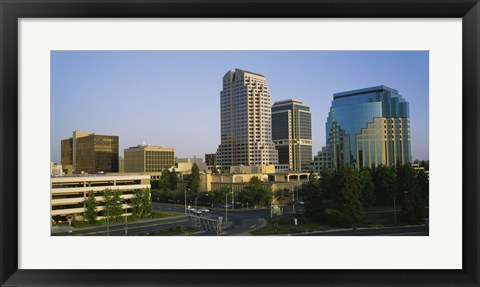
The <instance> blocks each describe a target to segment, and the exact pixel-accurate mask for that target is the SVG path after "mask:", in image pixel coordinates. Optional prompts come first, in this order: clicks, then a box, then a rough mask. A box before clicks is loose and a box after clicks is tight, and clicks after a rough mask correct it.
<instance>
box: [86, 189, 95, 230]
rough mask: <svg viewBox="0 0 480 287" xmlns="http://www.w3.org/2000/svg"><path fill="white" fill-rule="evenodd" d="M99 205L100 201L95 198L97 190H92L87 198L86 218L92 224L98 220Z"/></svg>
mask: <svg viewBox="0 0 480 287" xmlns="http://www.w3.org/2000/svg"><path fill="white" fill-rule="evenodd" d="M97 206H98V202H97V200H96V198H95V192H94V191H93V190H90V191H89V192H88V197H87V198H86V199H85V219H86V220H87V221H88V222H89V223H91V224H93V223H95V222H96V221H97Z"/></svg>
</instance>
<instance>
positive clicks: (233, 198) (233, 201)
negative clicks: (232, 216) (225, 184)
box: [229, 186, 235, 211]
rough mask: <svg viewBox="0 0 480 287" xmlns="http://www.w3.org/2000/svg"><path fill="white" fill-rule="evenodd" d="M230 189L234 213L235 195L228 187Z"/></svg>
mask: <svg viewBox="0 0 480 287" xmlns="http://www.w3.org/2000/svg"><path fill="white" fill-rule="evenodd" d="M229 187H230V186H229ZM230 189H231V190H232V211H235V193H234V192H233V188H232V187H230Z"/></svg>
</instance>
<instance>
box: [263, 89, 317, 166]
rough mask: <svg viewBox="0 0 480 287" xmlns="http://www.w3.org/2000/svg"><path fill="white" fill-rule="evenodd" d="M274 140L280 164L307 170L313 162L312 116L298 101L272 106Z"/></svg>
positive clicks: (307, 108) (286, 101)
mask: <svg viewBox="0 0 480 287" xmlns="http://www.w3.org/2000/svg"><path fill="white" fill-rule="evenodd" d="M272 140H273V142H274V144H275V148H276V149H277V150H278V163H279V164H281V165H288V166H289V169H290V170H297V171H300V170H307V169H308V168H309V165H310V162H311V161H312V114H311V113H310V107H309V106H307V105H304V104H303V103H302V102H301V101H298V100H292V99H290V100H285V101H279V102H275V103H274V104H273V106H272Z"/></svg>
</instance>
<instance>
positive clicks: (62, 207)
mask: <svg viewBox="0 0 480 287" xmlns="http://www.w3.org/2000/svg"><path fill="white" fill-rule="evenodd" d="M145 188H148V189H149V188H150V176H148V175H109V174H101V175H100V174H95V175H74V176H62V177H52V178H51V189H50V203H51V204H50V216H51V219H52V222H59V221H62V222H66V221H67V216H68V215H72V216H73V217H74V220H77V221H82V220H85V218H84V213H85V211H86V206H85V199H86V198H88V195H89V192H90V191H93V192H95V198H96V200H97V202H98V203H99V206H97V216H98V217H97V220H100V219H102V218H105V212H106V210H105V204H104V201H105V198H104V196H103V195H104V191H105V189H110V190H114V191H117V190H118V191H121V192H122V195H121V196H120V197H121V199H122V201H123V202H124V203H123V204H122V210H125V211H126V213H125V212H124V213H123V215H125V214H127V215H130V214H131V212H132V208H133V205H132V204H131V200H132V199H133V198H135V193H134V191H135V190H136V189H145Z"/></svg>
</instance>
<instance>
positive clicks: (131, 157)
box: [123, 144, 175, 172]
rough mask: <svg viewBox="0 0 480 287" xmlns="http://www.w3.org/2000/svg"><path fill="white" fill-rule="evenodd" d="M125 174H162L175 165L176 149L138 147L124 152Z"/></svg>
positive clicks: (151, 146) (150, 146)
mask: <svg viewBox="0 0 480 287" xmlns="http://www.w3.org/2000/svg"><path fill="white" fill-rule="evenodd" d="M123 156H124V170H125V172H162V171H163V170H164V169H165V168H168V169H169V168H171V167H173V166H174V165H175V149H173V148H163V147H161V146H154V145H146V144H142V145H138V146H134V147H130V148H128V149H125V150H124V153H123Z"/></svg>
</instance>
